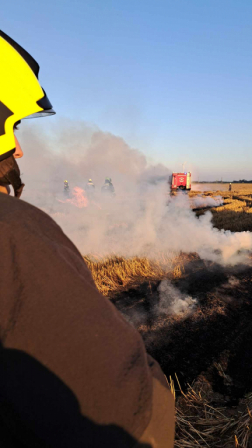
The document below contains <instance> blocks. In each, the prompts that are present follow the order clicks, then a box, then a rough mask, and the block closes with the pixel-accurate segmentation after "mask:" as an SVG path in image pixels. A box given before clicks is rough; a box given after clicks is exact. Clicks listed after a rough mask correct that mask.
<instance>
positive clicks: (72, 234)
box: [18, 123, 252, 264]
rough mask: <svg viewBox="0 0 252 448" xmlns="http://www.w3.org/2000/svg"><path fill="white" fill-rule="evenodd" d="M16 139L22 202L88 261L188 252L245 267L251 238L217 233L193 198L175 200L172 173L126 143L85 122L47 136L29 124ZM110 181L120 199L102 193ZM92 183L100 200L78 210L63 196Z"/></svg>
mask: <svg viewBox="0 0 252 448" xmlns="http://www.w3.org/2000/svg"><path fill="white" fill-rule="evenodd" d="M35 126H37V125H35ZM18 136H19V137H20V142H21V144H22V146H23V149H24V154H25V155H24V158H23V159H22V160H21V161H20V167H21V172H22V178H23V181H24V182H25V184H26V187H25V190H24V195H23V200H26V201H28V202H31V203H32V204H34V205H36V206H38V207H40V208H42V209H43V210H44V211H46V212H47V213H49V214H50V215H51V216H52V217H53V218H54V219H55V220H56V222H57V223H58V224H59V225H60V226H61V227H62V228H63V230H64V232H65V233H66V234H67V235H68V236H69V238H70V239H71V240H72V241H73V242H74V243H75V244H76V245H77V247H78V248H79V250H80V251H81V253H82V254H83V255H84V254H90V253H91V254H99V255H111V254H116V255H122V256H126V257H128V256H134V255H138V256H148V257H149V258H155V257H157V256H158V255H159V254H160V252H169V253H170V252H180V251H184V252H197V253H198V254H199V255H200V256H201V257H202V258H204V259H207V260H212V261H216V262H219V263H222V264H236V263H240V262H244V261H246V256H247V252H248V251H249V250H251V249H252V234H251V233H249V232H241V233H231V232H228V231H226V232H225V231H219V230H217V229H214V228H213V227H212V224H211V213H210V212H208V213H206V214H205V215H204V216H201V217H200V218H199V219H198V218H197V217H195V215H194V213H193V212H192V210H191V208H190V203H189V200H188V197H187V195H184V194H181V195H180V196H177V197H175V198H170V197H169V195H168V185H167V179H168V177H169V175H170V171H169V170H168V169H167V168H166V167H164V166H162V165H157V166H149V165H148V163H147V160H146V157H145V156H144V155H143V154H142V153H141V152H140V151H137V150H134V149H131V148H130V147H129V146H128V145H127V144H126V143H125V142H124V140H123V139H121V138H119V137H116V136H114V135H111V134H108V133H104V132H102V131H100V130H98V129H93V128H90V127H88V126H85V125H84V124H83V123H79V124H77V125H76V124H75V125H69V124H66V123H65V124H63V125H62V124H61V125H60V126H59V127H58V129H56V132H55V133H54V134H53V135H48V136H46V135H40V133H39V128H37V130H35V127H34V124H32V126H30V125H29V128H28V127H27V125H26V126H25V129H24V130H23V131H19V135H18ZM107 176H109V177H111V178H112V180H113V184H114V186H115V190H116V196H114V197H105V196H104V195H102V194H101V192H100V189H101V186H102V184H103V183H104V179H105V177H107ZM89 178H92V179H93V181H94V183H95V184H96V189H95V194H94V196H93V197H92V198H89V202H88V205H87V206H86V207H84V206H83V207H81V208H78V207H77V206H76V204H73V203H72V202H71V201H68V200H67V199H68V198H66V197H65V196H64V193H63V181H64V179H67V180H68V182H69V185H70V189H71V194H73V188H74V187H76V186H77V187H79V188H81V189H83V190H85V188H86V183H87V180H88V179H89ZM83 194H86V193H83ZM70 199H71V195H70ZM215 205H216V204H215Z"/></svg>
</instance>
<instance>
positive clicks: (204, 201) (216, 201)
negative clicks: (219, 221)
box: [192, 196, 223, 208]
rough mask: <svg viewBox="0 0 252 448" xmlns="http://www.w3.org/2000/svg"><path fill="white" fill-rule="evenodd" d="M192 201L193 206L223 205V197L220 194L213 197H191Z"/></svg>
mask: <svg viewBox="0 0 252 448" xmlns="http://www.w3.org/2000/svg"><path fill="white" fill-rule="evenodd" d="M192 202H193V208H204V207H218V206H219V205H223V198H222V197H221V196H215V197H214V198H211V197H210V196H206V197H202V196H196V197H194V198H192Z"/></svg>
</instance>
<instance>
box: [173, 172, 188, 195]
mask: <svg viewBox="0 0 252 448" xmlns="http://www.w3.org/2000/svg"><path fill="white" fill-rule="evenodd" d="M178 190H186V191H190V190H191V173H172V176H171V191H172V192H174V191H178Z"/></svg>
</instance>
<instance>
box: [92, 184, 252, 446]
mask: <svg viewBox="0 0 252 448" xmlns="http://www.w3.org/2000/svg"><path fill="white" fill-rule="evenodd" d="M196 186H197V191H196V190H194V191H192V192H191V193H190V197H193V196H196V195H198V194H202V195H203V196H211V197H213V198H214V197H215V196H222V198H223V200H224V202H223V205H221V206H219V207H213V208H211V209H207V208H205V209H198V210H195V211H194V213H195V214H196V215H197V216H201V215H202V214H204V213H206V212H209V210H210V212H211V213H212V223H213V226H214V227H216V228H217V229H220V230H221V229H224V230H230V231H231V232H243V231H252V184H233V185H232V191H231V192H229V191H227V190H228V184H220V185H218V184H211V185H205V184H203V187H204V191H199V188H200V187H201V186H202V184H198V185H196ZM206 187H209V189H207V188H206ZM85 260H86V262H87V264H88V266H89V268H90V269H91V272H92V275H93V278H94V280H95V283H96V285H97V287H98V289H99V290H100V291H101V292H102V293H103V294H104V295H105V296H106V297H107V298H108V300H111V301H112V302H113V304H114V305H115V306H116V307H117V308H118V310H119V311H120V312H121V313H122V314H123V315H124V317H125V318H126V319H127V320H128V321H129V322H131V324H132V325H134V326H135V327H136V328H137V329H138V331H139V332H140V333H141V335H142V337H143V340H144V343H145V345H146V348H147V351H148V352H149V353H150V354H151V355H152V356H153V357H155V358H156V359H157V360H158V361H159V363H160V364H161V366H162V369H163V371H164V373H165V375H166V376H167V379H168V381H169V383H170V386H171V389H172V392H173V393H174V395H175V398H176V442H175V446H176V447H178V448H182V447H185V448H186V447H188V448H191V447H216V448H217V447H227V448H229V447H230V448H231V447H243V448H245V447H252V436H251V437H250V434H251V429H252V350H251V347H252V259H251V265H250V264H249V263H247V264H246V265H242V264H240V265H236V266H220V265H218V264H216V263H214V262H210V261H206V260H202V259H200V257H199V256H198V254H196V253H193V254H192V253H191V254H185V253H180V254H177V255H176V256H171V255H169V254H160V256H159V257H158V259H157V260H154V261H153V260H152V261H150V260H148V259H147V258H138V257H134V258H131V259H125V258H123V257H113V258H110V259H106V260H99V259H96V260H95V259H94V258H92V259H91V258H85ZM164 291H165V292H166V294H167V295H168V296H166V297H169V295H170V296H171V297H172V300H173V301H174V300H176V303H177V304H178V307H177V308H176V309H175V307H174V306H170V307H169V306H165V307H164V301H163V298H162V297H163V295H162V294H164ZM174 303H175V302H174ZM183 303H186V307H184V305H183ZM250 439H251V440H250Z"/></svg>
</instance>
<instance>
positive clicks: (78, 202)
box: [58, 187, 88, 208]
mask: <svg viewBox="0 0 252 448" xmlns="http://www.w3.org/2000/svg"><path fill="white" fill-rule="evenodd" d="M58 201H59V202H63V203H64V204H65V203H67V202H68V203H70V204H72V205H74V206H75V207H78V208H83V207H87V206H88V199H87V197H86V196H85V191H84V190H82V188H80V187H74V189H73V197H72V198H71V199H70V198H69V199H66V200H65V201H61V200H58Z"/></svg>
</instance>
